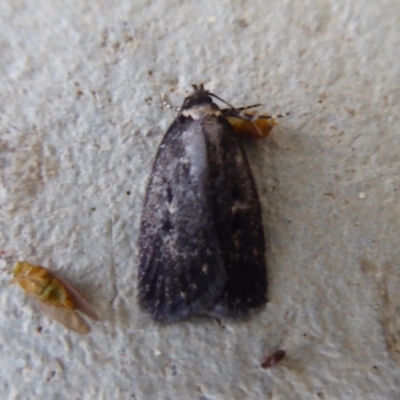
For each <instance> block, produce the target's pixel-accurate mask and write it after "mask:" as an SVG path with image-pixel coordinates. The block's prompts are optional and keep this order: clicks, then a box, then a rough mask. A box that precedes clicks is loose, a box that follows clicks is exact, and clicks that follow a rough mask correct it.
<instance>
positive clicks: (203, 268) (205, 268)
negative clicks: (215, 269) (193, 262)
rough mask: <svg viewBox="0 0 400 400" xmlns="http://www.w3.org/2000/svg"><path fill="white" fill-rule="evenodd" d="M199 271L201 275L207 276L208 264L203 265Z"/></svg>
mask: <svg viewBox="0 0 400 400" xmlns="http://www.w3.org/2000/svg"><path fill="white" fill-rule="evenodd" d="M201 270H202V271H203V273H204V274H205V275H207V274H208V264H203V266H202V268H201Z"/></svg>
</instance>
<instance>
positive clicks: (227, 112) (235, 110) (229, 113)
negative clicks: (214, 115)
mask: <svg viewBox="0 0 400 400" xmlns="http://www.w3.org/2000/svg"><path fill="white" fill-rule="evenodd" d="M260 106H262V104H261V103H258V104H251V105H250V106H244V107H238V108H223V109H222V110H221V112H222V114H223V115H225V116H227V117H229V116H233V115H232V114H238V113H240V111H245V110H248V109H249V108H256V107H260Z"/></svg>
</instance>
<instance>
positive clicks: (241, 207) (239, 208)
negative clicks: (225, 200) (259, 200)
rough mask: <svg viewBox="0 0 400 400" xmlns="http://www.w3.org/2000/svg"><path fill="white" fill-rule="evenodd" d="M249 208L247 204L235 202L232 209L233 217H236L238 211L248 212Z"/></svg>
mask: <svg viewBox="0 0 400 400" xmlns="http://www.w3.org/2000/svg"><path fill="white" fill-rule="evenodd" d="M248 209H249V206H248V205H247V203H246V202H242V201H235V202H234V203H233V205H232V207H231V212H232V215H235V214H236V213H237V212H238V211H243V210H248Z"/></svg>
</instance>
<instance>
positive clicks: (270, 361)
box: [261, 350, 286, 369]
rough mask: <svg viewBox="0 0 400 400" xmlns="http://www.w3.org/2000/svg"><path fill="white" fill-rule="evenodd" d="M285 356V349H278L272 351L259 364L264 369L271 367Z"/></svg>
mask: <svg viewBox="0 0 400 400" xmlns="http://www.w3.org/2000/svg"><path fill="white" fill-rule="evenodd" d="M285 356H286V351H285V350H278V351H275V353H272V354H271V355H270V356H268V357H267V358H266V359H265V361H264V362H263V363H262V364H261V367H263V368H264V369H268V368H271V367H273V366H274V365H275V364H278V363H279V362H280V361H282V359H283V358H284V357H285Z"/></svg>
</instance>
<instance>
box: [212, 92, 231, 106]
mask: <svg viewBox="0 0 400 400" xmlns="http://www.w3.org/2000/svg"><path fill="white" fill-rule="evenodd" d="M208 95H209V96H211V97H214V98H215V99H218V100H219V101H222V102H223V103H225V104H226V105H227V106H229V107H230V108H231V109H232V110H235V107H233V105H232V104H230V103H228V102H227V101H225V100H224V99H221V97H219V96H217V95H216V94H214V93H210V92H209V93H208Z"/></svg>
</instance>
